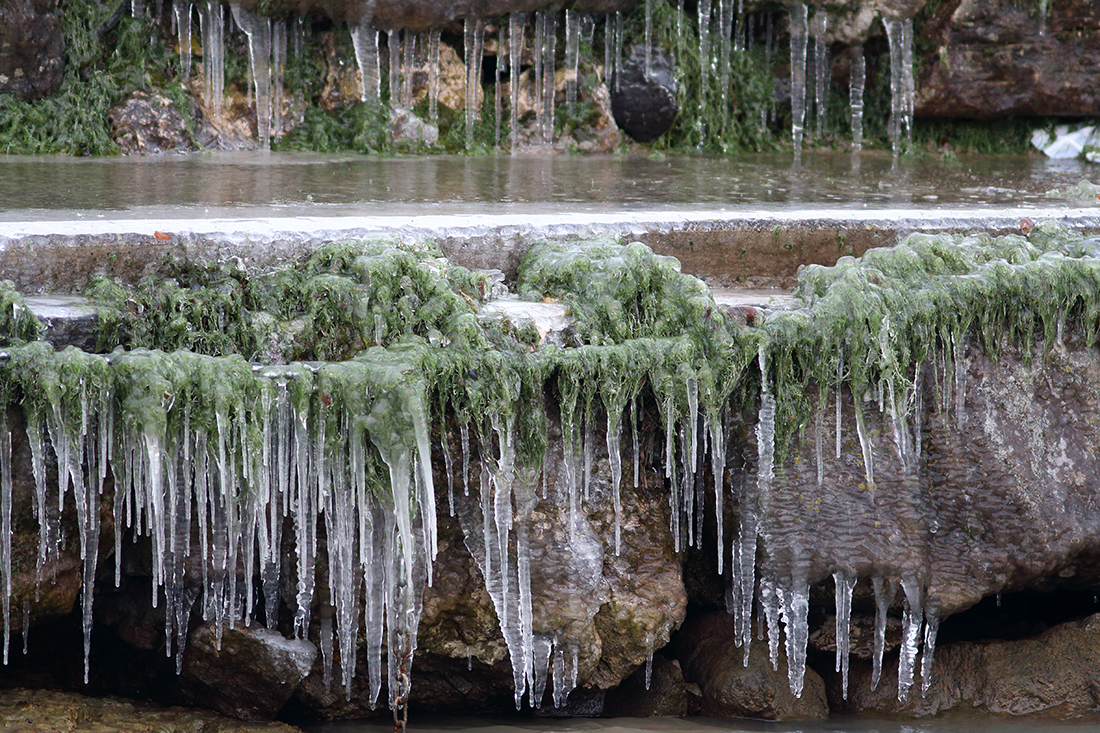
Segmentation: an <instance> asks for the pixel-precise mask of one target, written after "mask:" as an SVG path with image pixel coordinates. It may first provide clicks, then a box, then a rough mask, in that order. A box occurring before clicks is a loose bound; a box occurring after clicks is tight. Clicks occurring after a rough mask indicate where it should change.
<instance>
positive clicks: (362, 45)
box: [348, 21, 382, 343]
mask: <svg viewBox="0 0 1100 733" xmlns="http://www.w3.org/2000/svg"><path fill="white" fill-rule="evenodd" d="M348 30H349V31H351V45H352V47H353V48H354V49H355V63H356V65H357V66H358V67H359V77H360V79H361V86H360V90H361V91H360V99H361V100H362V101H363V102H366V103H368V104H380V103H381V101H382V71H381V69H380V68H379V64H380V63H381V62H380V59H379V55H378V31H377V30H375V29H374V28H372V27H371V26H370V24H369V23H368V22H367V21H360V22H359V23H357V24H355V25H349V26H348ZM375 343H378V340H377V339H376V340H375Z"/></svg>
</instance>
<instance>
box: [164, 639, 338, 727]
mask: <svg viewBox="0 0 1100 733" xmlns="http://www.w3.org/2000/svg"><path fill="white" fill-rule="evenodd" d="M316 657H317V647H316V646H314V645H313V644H312V643H311V642H309V641H304V640H300V639H287V638H285V637H283V635H282V634H280V633H279V632H277V631H272V630H271V629H267V628H264V627H263V626H260V625H259V624H256V623H251V624H249V625H248V626H232V627H229V628H225V629H222V631H221V634H220V639H219V633H218V629H217V628H216V627H215V625H214V624H209V623H208V624H204V625H202V626H200V627H198V628H197V629H195V630H194V631H192V632H191V638H190V641H189V642H188V646H187V652H186V654H185V655H184V662H183V674H182V679H181V688H182V693H183V697H184V699H186V700H188V701H189V702H190V703H192V704H195V705H200V706H202V707H206V708H210V709H212V710H217V711H218V712H220V713H223V714H225V715H231V716H233V717H235V718H242V719H244V720H272V719H274V717H275V714H276V713H278V712H279V709H280V708H282V707H283V705H285V704H286V702H287V700H289V699H290V696H291V695H292V694H293V692H294V688H295V687H297V686H298V683H299V682H301V681H302V679H303V678H304V677H305V676H306V675H307V674H308V673H309V671H310V669H311V668H312V667H313V661H314V659H315V658H316Z"/></svg>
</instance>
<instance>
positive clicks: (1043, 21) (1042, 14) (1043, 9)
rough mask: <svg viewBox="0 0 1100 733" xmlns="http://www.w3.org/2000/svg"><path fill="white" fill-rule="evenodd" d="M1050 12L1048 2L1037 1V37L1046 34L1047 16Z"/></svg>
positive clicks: (1046, 0) (1045, 0) (1043, 0)
mask: <svg viewBox="0 0 1100 733" xmlns="http://www.w3.org/2000/svg"><path fill="white" fill-rule="evenodd" d="M1049 12H1050V0H1039V35H1040V36H1045V35H1046V34H1047V15H1048V14H1049Z"/></svg>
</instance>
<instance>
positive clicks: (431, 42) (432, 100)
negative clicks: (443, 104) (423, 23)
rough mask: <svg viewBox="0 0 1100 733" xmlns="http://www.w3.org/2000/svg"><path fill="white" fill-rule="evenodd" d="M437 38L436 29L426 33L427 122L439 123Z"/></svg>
mask: <svg viewBox="0 0 1100 733" xmlns="http://www.w3.org/2000/svg"><path fill="white" fill-rule="evenodd" d="M439 36H440V31H439V29H438V28H432V29H431V30H430V31H428V121H429V122H431V123H432V124H433V125H434V124H437V123H438V122H439Z"/></svg>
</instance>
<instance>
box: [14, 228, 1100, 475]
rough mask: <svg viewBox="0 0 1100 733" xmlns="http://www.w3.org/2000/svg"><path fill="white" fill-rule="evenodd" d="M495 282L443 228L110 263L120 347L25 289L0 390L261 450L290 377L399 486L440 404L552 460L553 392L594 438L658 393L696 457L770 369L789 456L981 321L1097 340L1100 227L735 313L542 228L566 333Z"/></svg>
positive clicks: (608, 242) (562, 410)
mask: <svg viewBox="0 0 1100 733" xmlns="http://www.w3.org/2000/svg"><path fill="white" fill-rule="evenodd" d="M490 289H491V280H490V279H489V278H488V277H487V276H486V274H484V273H479V272H473V271H469V270H466V269H464V268H461V267H456V266H454V265H451V264H450V263H448V262H447V261H446V260H445V259H444V258H442V256H441V255H440V252H439V250H438V249H436V248H435V247H434V246H432V245H429V244H403V243H400V242H395V241H388V240H373V241H359V242H340V243H334V244H330V245H327V246H324V247H322V248H320V249H318V250H317V251H316V252H314V253H313V254H312V255H311V256H310V257H308V258H307V259H306V260H304V261H302V262H295V263H288V265H287V266H286V267H282V268H279V269H276V270H272V271H265V272H260V273H249V272H247V271H246V270H245V269H244V268H242V267H241V266H239V265H237V264H231V265H230V264H227V265H219V266H210V267H198V266H184V265H181V264H171V265H166V266H165V269H164V271H163V272H161V273H158V275H157V276H156V277H154V278H151V279H150V280H149V281H148V282H146V283H144V284H142V285H141V286H140V287H126V286H122V285H119V284H117V283H111V282H109V281H99V282H97V283H96V284H95V285H93V286H92V288H91V289H90V291H89V293H90V294H91V295H93V296H94V297H96V298H97V299H100V300H101V302H105V303H108V304H109V308H108V312H107V314H106V317H105V319H104V322H105V324H106V328H105V335H106V336H107V337H108V338H107V340H106V341H105V347H106V348H114V347H124V348H115V351H114V352H113V353H112V354H111V355H110V356H109V357H103V356H96V355H88V354H83V353H82V352H79V351H77V350H75V349H67V350H65V351H63V352H59V353H55V352H53V350H52V349H51V348H50V347H49V346H47V345H45V344H44V343H42V342H35V341H33V339H34V337H35V336H36V332H35V330H34V328H33V327H31V326H30V325H28V322H27V321H26V320H25V318H24V317H23V316H22V315H21V314H20V312H19V309H18V308H17V307H14V306H13V305H12V304H15V305H18V302H19V301H18V295H17V294H15V293H12V292H10V289H9V291H8V294H7V296H6V297H7V302H8V303H9V306H7V307H6V308H5V312H10V313H12V314H13V316H15V318H14V319H13V320H12V321H10V322H9V324H8V325H7V326H6V333H7V334H8V336H7V338H8V342H9V344H10V345H9V346H8V347H7V349H6V353H7V354H8V357H9V361H8V362H6V363H5V365H4V366H3V367H2V368H0V392H2V394H3V395H4V398H5V399H6V400H7V401H8V402H16V403H19V404H21V405H22V406H23V407H24V408H25V409H26V410H27V411H28V415H29V416H30V417H29V423H30V424H32V425H39V426H41V425H43V424H44V422H45V421H48V420H54V421H55V422H56V421H60V422H62V423H64V424H65V427H64V429H62V428H61V427H58V428H57V431H60V432H58V434H61V432H71V431H73V430H76V431H79V430H80V429H81V428H80V427H79V426H80V425H85V426H86V416H87V415H88V414H91V413H93V412H95V411H94V410H90V409H89V404H93V403H94V401H95V400H110V401H113V404H114V408H113V409H114V414H115V415H117V416H118V417H117V420H119V421H121V422H120V423H119V425H120V426H121V427H120V430H122V431H123V432H126V431H129V433H128V434H131V435H133V434H137V435H160V436H164V437H163V440H164V441H167V443H165V444H166V445H167V444H171V442H172V441H173V440H176V441H179V440H183V438H182V437H181V436H182V434H183V433H184V432H186V431H187V430H188V429H191V430H194V429H197V428H199V427H201V429H202V430H203V431H205V434H207V435H209V436H214V435H221V434H223V433H224V431H226V430H229V431H235V432H232V433H231V436H230V435H229V434H226V437H227V439H229V437H231V441H230V442H231V445H232V446H235V447H233V448H232V450H236V451H238V452H240V456H239V458H240V462H241V465H247V464H248V462H249V461H253V462H255V461H258V460H261V458H258V457H257V455H258V454H255V451H257V450H259V448H257V447H256V446H259V445H262V444H264V440H265V438H264V437H263V436H264V430H270V429H271V428H270V426H268V427H267V428H265V427H264V425H266V424H267V423H265V422H264V421H265V420H269V419H271V418H270V415H271V414H272V413H271V410H272V405H274V404H276V402H278V401H279V400H283V401H284V402H285V404H286V405H287V407H286V408H285V409H287V410H290V413H288V414H291V413H292V414H300V415H304V416H305V417H303V418H302V420H301V422H300V423H294V421H291V422H292V423H294V424H298V425H299V428H295V430H298V429H300V430H302V431H304V433H303V435H308V436H313V439H316V440H321V441H324V442H326V443H327V442H331V441H337V442H338V443H339V445H338V446H336V445H335V444H334V446H335V447H334V450H336V448H339V446H343V448H341V449H340V450H343V451H345V452H347V451H351V450H352V448H350V447H349V446H350V445H351V444H350V443H347V442H346V436H347V435H358V436H359V439H361V442H362V443H363V444H364V445H368V444H372V445H374V446H375V448H374V450H373V451H367V452H366V453H365V454H360V453H354V451H353V453H354V455H356V456H358V457H357V458H355V460H356V461H359V463H358V464H357V465H362V466H365V467H366V468H363V469H362V470H367V471H369V472H371V475H372V476H373V477H374V478H372V479H371V481H372V482H374V483H372V486H376V488H377V487H384V486H386V485H388V483H387V482H388V481H389V480H390V479H389V478H387V476H388V475H390V473H391V469H392V465H391V464H392V463H393V461H394V460H395V459H394V457H393V455H390V456H389V458H387V451H391V452H392V451H394V450H398V451H400V450H404V451H412V452H413V453H415V454H417V455H419V456H421V458H420V459H418V460H420V461H421V462H423V460H425V459H423V456H424V455H426V453H425V448H424V445H425V441H426V440H427V437H426V434H425V432H424V431H425V430H426V428H425V427H423V426H425V425H432V424H436V425H439V424H443V423H445V422H446V421H448V420H451V419H454V420H457V421H458V422H459V423H460V424H464V425H466V426H469V427H471V428H472V429H473V434H474V436H475V438H476V439H477V440H478V442H479V444H480V445H481V446H482V449H483V450H485V451H491V452H492V453H493V455H494V456H496V457H497V458H498V459H499V460H504V458H505V456H506V455H509V456H511V457H512V458H514V459H515V462H516V465H517V466H524V467H526V468H527V469H530V470H534V469H537V468H538V466H539V465H540V463H541V461H542V456H543V453H544V451H545V449H546V445H547V441H548V425H549V419H550V414H551V410H549V409H548V402H553V403H556V404H555V405H554V409H553V410H552V412H555V413H556V414H560V417H561V420H562V426H563V435H564V436H565V439H566V441H567V442H568V443H569V444H570V445H572V446H574V447H576V446H577V445H579V443H580V440H581V438H580V437H579V436H580V435H581V431H582V429H583V430H590V429H592V426H593V425H595V424H596V423H597V422H601V423H602V422H603V421H606V423H607V426H608V428H607V429H608V430H609V431H612V432H614V431H615V430H617V429H618V428H617V427H616V426H617V425H619V424H620V423H621V422H622V420H620V419H617V417H622V418H624V419H625V415H626V414H627V408H629V407H631V406H632V405H637V404H648V405H652V406H653V407H654V409H656V410H657V411H658V412H659V414H660V420H661V423H662V425H663V427H664V430H665V459H666V462H668V463H674V462H675V461H677V460H678V459H677V456H678V455H686V453H685V451H687V452H688V453H690V451H691V450H693V449H694V448H693V446H694V445H695V444H694V442H689V439H688V438H687V437H686V436H687V435H688V434H689V433H690V432H691V431H692V430H693V429H694V428H693V426H696V425H698V424H699V422H700V421H704V420H705V421H707V422H709V424H711V425H717V424H719V421H720V420H721V416H722V414H723V413H724V412H726V411H727V410H734V411H741V410H744V409H751V408H752V406H753V405H755V404H758V402H759V401H760V400H761V392H762V390H767V391H768V393H769V394H770V395H771V396H772V397H774V399H775V403H776V413H777V414H776V421H775V435H776V442H775V448H776V451H777V459H779V462H778V463H777V465H781V462H782V459H783V457H784V456H785V455H786V452H787V450H788V449H789V447H790V446H791V444H792V441H794V440H795V439H796V438H797V437H798V436H799V434H800V433H801V431H802V430H803V429H804V428H805V427H806V426H807V425H808V424H810V422H811V420H812V419H813V417H814V415H815V414H816V411H817V410H819V409H821V406H822V405H823V404H824V400H825V395H828V394H832V393H834V392H835V391H836V390H838V389H840V388H845V389H847V390H849V391H850V392H851V393H852V394H854V395H867V394H872V395H874V394H877V395H879V396H880V397H879V399H880V403H881V404H884V405H886V406H888V409H889V410H890V411H891V412H894V413H897V414H906V413H907V411H909V410H911V409H912V400H911V399H910V398H911V397H912V395H913V394H914V393H915V390H917V389H919V388H920V381H921V373H922V372H921V370H922V368H923V366H924V365H928V364H939V365H943V366H942V367H941V368H943V369H949V368H953V367H951V366H950V365H952V364H953V363H954V362H955V361H956V360H957V359H958V358H959V355H960V354H961V351H960V349H962V348H963V345H964V344H967V343H976V344H978V345H979V346H981V347H982V348H983V349H984V351H985V352H986V353H988V354H990V355H992V356H994V357H996V356H997V355H998V354H999V353H1000V352H1001V351H1002V350H1003V349H1004V348H1005V346H1006V344H1015V345H1016V346H1018V347H1020V349H1021V350H1022V351H1023V353H1025V354H1026V355H1031V358H1034V357H1035V355H1038V354H1041V353H1042V352H1043V350H1044V349H1050V348H1054V347H1055V346H1056V345H1058V344H1059V343H1060V342H1061V339H1062V337H1063V335H1064V334H1066V333H1070V332H1073V333H1075V334H1079V335H1080V336H1081V338H1083V340H1084V343H1086V344H1093V343H1095V342H1096V340H1097V338H1098V336H1100V240H1098V239H1096V238H1089V237H1085V236H1083V235H1078V234H1074V233H1071V232H1066V231H1064V230H1061V229H1057V228H1054V227H1051V226H1048V225H1042V224H1041V225H1039V226H1037V227H1035V228H1034V229H1033V230H1032V231H1031V232H1030V233H1029V234H1028V236H1026V237H1025V236H1020V235H1006V236H1002V237H991V236H989V235H984V234H981V235H970V236H950V235H934V236H933V235H911V236H909V237H907V238H906V239H905V240H903V241H902V242H901V243H899V244H898V245H897V246H895V247H892V248H886V249H876V250H870V251H869V252H867V253H866V254H865V255H864V256H863V257H861V258H859V259H855V258H852V257H841V258H840V260H839V261H838V262H837V264H836V265H834V266H831V267H822V266H808V267H804V268H802V270H801V271H800V273H799V284H798V288H797V293H798V295H799V296H800V297H801V299H802V302H803V307H801V308H798V309H795V310H791V311H784V312H780V313H774V314H772V315H770V316H769V317H768V318H767V319H766V320H764V321H763V323H760V322H759V321H757V322H756V325H745V324H743V323H741V322H739V321H737V320H735V319H731V318H729V317H728V315H727V314H726V313H724V312H723V310H722V309H721V308H719V307H718V306H717V304H716V303H715V301H714V298H713V297H712V295H711V293H710V291H709V290H708V289H707V287H706V286H705V285H704V284H703V283H702V282H700V281H699V280H698V279H696V278H693V277H691V276H688V275H684V274H683V273H681V272H680V271H679V265H678V263H677V262H676V261H675V260H673V259H671V258H666V257H660V256H658V255H656V254H654V253H653V252H652V251H651V250H650V249H648V248H647V247H645V246H644V245H641V244H638V243H626V244H623V243H621V242H619V241H617V240H613V239H597V240H590V241H570V242H561V241H546V242H540V243H537V244H535V245H533V246H532V247H531V248H530V249H529V250H528V251H527V252H526V253H525V255H524V257H523V259H522V262H521V265H520V268H519V274H518V278H517V282H516V289H517V291H518V292H519V294H520V295H521V296H522V297H524V298H527V299H531V300H534V301H547V300H551V301H553V300H557V301H560V302H562V303H564V304H565V306H566V308H567V311H568V313H569V314H570V315H571V316H572V317H573V319H574V324H573V326H572V327H571V329H570V331H569V334H568V335H567V338H566V339H565V340H564V342H563V343H561V344H560V345H557V346H554V345H541V346H538V345H536V344H534V343H532V338H530V337H529V335H525V332H524V331H523V330H522V329H516V328H513V327H510V326H509V325H508V324H507V323H506V322H504V321H502V320H501V319H499V318H497V317H493V316H487V315H483V314H482V313H481V312H480V304H481V302H482V301H483V300H484V299H485V297H486V294H487V293H488V292H489V291H490ZM9 307H10V308H11V310H10V311H9V310H7V309H8V308H9ZM20 344H24V345H20ZM761 354H762V355H763V358H762V359H760V360H759V361H758V357H759V355H761ZM757 364H762V365H763V366H764V368H765V369H766V370H767V371H766V374H764V375H762V374H761V373H760V372H759V371H758V370H757V368H756V365H757ZM273 385H274V386H273ZM272 390H275V391H274V392H273V391H272ZM639 401H640V402H639ZM861 402H862V401H861V400H857V410H859V409H861V408H860V403H861ZM280 409H282V408H280ZM233 415H237V416H239V417H240V419H239V420H235V419H230V418H232V416H233ZM372 415H373V417H372ZM609 416H610V418H611V419H608V417H609ZM188 426H189V427H188ZM233 426H236V427H233ZM582 426H584V427H583V428H582ZM51 430H54V428H51ZM349 431H350V432H349ZM685 431H687V432H685ZM445 432H446V431H443V432H442V433H440V434H439V436H438V437H439V439H441V440H442V439H445V437H446V436H445ZM173 436H175V437H173ZM341 436H344V437H341ZM303 440H305V438H303ZM341 441H343V442H341ZM691 441H694V438H692V439H691ZM355 450H358V449H355ZM250 451H251V452H250ZM337 453H339V451H337ZM368 454H369V455H368ZM348 455H349V456H350V455H352V453H348ZM348 460H352V459H351V458H350V457H349V458H348ZM250 470H251V469H250ZM356 470H359V469H356ZM257 471H258V469H257ZM250 475H251V474H250ZM373 490H375V489H372V491H373ZM377 490H378V491H381V490H382V489H381V488H377Z"/></svg>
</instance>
